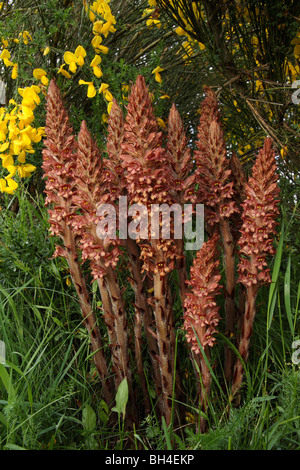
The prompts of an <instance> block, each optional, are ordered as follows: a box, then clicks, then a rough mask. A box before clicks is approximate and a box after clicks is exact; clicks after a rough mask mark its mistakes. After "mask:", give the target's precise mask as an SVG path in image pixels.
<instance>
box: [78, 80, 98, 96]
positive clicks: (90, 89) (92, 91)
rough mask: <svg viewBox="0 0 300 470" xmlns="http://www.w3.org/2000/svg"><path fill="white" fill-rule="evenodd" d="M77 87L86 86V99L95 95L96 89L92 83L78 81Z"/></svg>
mask: <svg viewBox="0 0 300 470" xmlns="http://www.w3.org/2000/svg"><path fill="white" fill-rule="evenodd" d="M79 85H88V89H87V97H88V98H94V96H95V95H96V88H95V86H94V83H93V82H86V81H85V80H79Z"/></svg>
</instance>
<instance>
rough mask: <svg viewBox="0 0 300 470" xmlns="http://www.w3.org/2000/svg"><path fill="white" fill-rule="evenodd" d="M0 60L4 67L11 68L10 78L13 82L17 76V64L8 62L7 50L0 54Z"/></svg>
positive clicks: (9, 54) (9, 56) (8, 54)
mask: <svg viewBox="0 0 300 470" xmlns="http://www.w3.org/2000/svg"><path fill="white" fill-rule="evenodd" d="M0 59H2V60H3V63H4V65H5V66H6V67H12V72H11V78H12V79H14V80H15V79H16V78H17V76H18V64H17V63H14V62H12V61H11V60H10V59H11V53H10V52H9V51H8V50H7V49H3V51H2V52H1V54H0Z"/></svg>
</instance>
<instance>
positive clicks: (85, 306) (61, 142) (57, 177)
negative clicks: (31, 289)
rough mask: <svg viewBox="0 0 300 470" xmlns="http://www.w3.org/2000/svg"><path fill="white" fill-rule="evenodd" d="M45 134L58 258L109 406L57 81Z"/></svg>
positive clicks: (68, 130)
mask: <svg viewBox="0 0 300 470" xmlns="http://www.w3.org/2000/svg"><path fill="white" fill-rule="evenodd" d="M45 132H46V140H45V141H44V145H45V149H43V170H44V172H45V175H44V177H45V178H46V189H45V192H46V194H47V197H46V205H48V206H49V209H48V213H49V216H50V217H49V222H50V233H51V235H55V236H57V237H59V238H60V240H61V242H62V244H59V245H57V247H56V251H55V254H54V256H63V257H64V258H65V259H66V260H67V262H68V265H69V269H70V275H71V278H72V280H73V283H74V286H75V288H76V292H77V295H78V299H79V305H80V308H81V311H82V315H83V317H84V323H85V325H86V327H87V330H88V332H89V334H90V338H91V344H92V349H93V351H94V354H93V358H94V362H95V365H96V367H97V370H98V373H99V377H100V379H101V381H102V384H103V392H104V397H105V399H106V400H107V402H108V403H109V402H110V401H111V399H112V395H111V389H110V384H109V380H107V372H108V369H107V364H106V359H105V356H104V354H103V345H102V338H101V334H100V330H99V328H98V325H97V322H96V318H95V315H94V312H93V310H92V307H91V304H90V300H89V293H88V289H87V286H86V283H85V279H84V277H83V275H82V273H81V269H80V266H79V263H78V256H77V240H76V236H75V235H74V233H73V231H72V229H71V227H70V224H69V220H70V216H71V215H72V196H73V195H74V188H75V181H74V178H73V170H74V168H75V166H76V163H75V160H76V159H75V152H76V148H77V146H76V142H75V138H74V136H73V134H72V132H73V130H72V127H71V125H70V122H69V118H68V115H67V112H66V110H65V108H64V104H63V100H62V97H61V94H60V91H59V89H58V87H57V85H56V83H55V81H54V80H52V81H51V82H50V85H49V88H48V93H47V116H46V128H45Z"/></svg>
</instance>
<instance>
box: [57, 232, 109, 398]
mask: <svg viewBox="0 0 300 470" xmlns="http://www.w3.org/2000/svg"><path fill="white" fill-rule="evenodd" d="M64 241H65V247H66V250H67V253H68V254H67V261H68V264H69V269H70V274H71V277H72V280H73V282H74V286H75V289H76V292H77V296H78V299H79V304H80V308H81V312H82V315H83V318H84V323H85V326H86V328H87V331H88V333H89V336H90V339H91V344H92V350H93V352H94V354H93V359H94V363H95V366H96V368H97V372H98V375H99V377H100V380H101V382H102V386H103V396H104V399H105V401H106V402H107V403H108V404H110V403H111V402H112V390H111V384H110V381H109V380H108V378H107V372H108V369H107V363H106V359H105V356H104V351H103V345H102V339H101V333H100V330H99V327H98V325H97V321H96V317H95V314H94V312H93V310H92V308H91V305H90V301H89V294H88V290H87V287H86V283H85V280H84V278H83V276H82V273H81V270H80V268H79V265H78V261H77V254H76V249H75V243H74V238H73V235H72V233H71V230H70V229H69V228H66V229H65V238H64Z"/></svg>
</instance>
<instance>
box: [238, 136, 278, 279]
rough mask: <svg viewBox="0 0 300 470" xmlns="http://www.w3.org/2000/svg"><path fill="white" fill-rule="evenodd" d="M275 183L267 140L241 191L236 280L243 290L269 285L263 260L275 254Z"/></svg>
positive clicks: (276, 194)
mask: <svg viewBox="0 0 300 470" xmlns="http://www.w3.org/2000/svg"><path fill="white" fill-rule="evenodd" d="M277 179H278V177H277V175H276V164H275V151H274V149H273V147H272V140H271V139H270V138H269V137H267V138H266V140H265V143H264V146H263V148H262V149H261V150H260V151H259V153H258V156H257V159H256V161H255V164H254V166H253V168H252V176H250V177H249V179H248V182H247V183H246V185H245V188H244V192H245V201H244V203H243V204H242V207H243V214H242V227H241V237H240V239H239V242H238V243H239V246H240V254H241V255H242V256H241V257H240V262H239V266H238V270H239V278H238V280H239V282H241V283H243V284H244V285H245V286H246V287H250V286H252V285H259V284H262V283H269V282H271V277H270V270H269V269H268V268H266V266H267V262H266V257H267V256H268V255H273V254H274V253H275V249H274V247H273V243H272V237H273V235H274V231H275V227H276V225H277V223H276V217H277V216H278V207H277V203H278V200H277V197H278V195H279V188H278V186H277Z"/></svg>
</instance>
